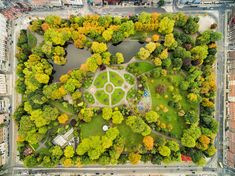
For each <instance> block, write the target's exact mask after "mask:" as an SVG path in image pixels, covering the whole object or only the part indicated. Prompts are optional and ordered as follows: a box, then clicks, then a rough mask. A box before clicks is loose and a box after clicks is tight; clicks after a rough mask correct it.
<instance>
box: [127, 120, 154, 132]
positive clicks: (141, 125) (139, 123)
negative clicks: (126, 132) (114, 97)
mask: <svg viewBox="0 0 235 176" xmlns="http://www.w3.org/2000/svg"><path fill="white" fill-rule="evenodd" d="M126 124H127V125H128V126H129V127H130V128H131V129H132V130H133V131H134V132H135V133H140V134H142V135H143V136H147V135H149V134H150V133H151V128H150V127H149V126H148V125H147V124H146V123H145V122H144V121H143V120H142V119H141V118H140V117H136V116H129V117H128V118H127V120H126Z"/></svg>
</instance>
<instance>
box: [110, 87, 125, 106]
mask: <svg viewBox="0 0 235 176" xmlns="http://www.w3.org/2000/svg"><path fill="white" fill-rule="evenodd" d="M124 96H125V92H124V91H123V90H122V89H121V88H117V89H115V90H114V92H113V93H112V95H111V102H112V105H115V104H117V103H119V102H120V101H121V100H122V99H123V98H124Z"/></svg>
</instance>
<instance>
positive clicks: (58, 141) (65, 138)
mask: <svg viewBox="0 0 235 176" xmlns="http://www.w3.org/2000/svg"><path fill="white" fill-rule="evenodd" d="M73 131H74V129H73V128H71V129H70V130H69V131H67V132H66V133H65V134H64V135H58V136H56V137H55V138H54V139H53V141H52V142H53V144H55V145H59V146H60V147H62V148H64V147H65V146H66V145H68V143H69V141H70V140H71V139H72V138H73Z"/></svg>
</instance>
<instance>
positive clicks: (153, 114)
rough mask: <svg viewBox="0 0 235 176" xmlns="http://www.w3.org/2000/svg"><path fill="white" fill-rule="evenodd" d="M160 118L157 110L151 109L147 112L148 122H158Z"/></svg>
mask: <svg viewBox="0 0 235 176" xmlns="http://www.w3.org/2000/svg"><path fill="white" fill-rule="evenodd" d="M158 118H159V115H158V113H157V112H155V111H149V112H147V113H146V114H145V119H146V120H147V122H148V123H153V122H154V123H155V122H157V120H158Z"/></svg>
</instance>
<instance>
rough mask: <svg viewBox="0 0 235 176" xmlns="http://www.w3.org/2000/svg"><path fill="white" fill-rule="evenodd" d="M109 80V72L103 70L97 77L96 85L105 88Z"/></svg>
mask: <svg viewBox="0 0 235 176" xmlns="http://www.w3.org/2000/svg"><path fill="white" fill-rule="evenodd" d="M107 81H108V77H107V72H102V73H100V74H99V75H98V76H97V77H96V79H95V81H94V85H95V87H96V88H103V87H104V85H105V83H106V82H107Z"/></svg>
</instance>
